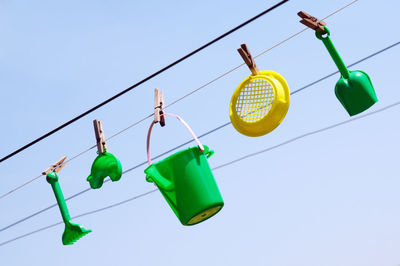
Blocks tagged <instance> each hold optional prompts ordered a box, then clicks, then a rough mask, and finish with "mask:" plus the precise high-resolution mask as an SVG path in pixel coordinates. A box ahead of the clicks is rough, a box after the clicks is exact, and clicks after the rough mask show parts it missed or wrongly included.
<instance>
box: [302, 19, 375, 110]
mask: <svg viewBox="0 0 400 266" xmlns="http://www.w3.org/2000/svg"><path fill="white" fill-rule="evenodd" d="M298 15H299V16H300V17H301V18H302V20H301V21H300V22H301V23H303V24H304V25H306V26H307V27H310V28H312V29H313V30H315V35H316V37H317V38H318V39H319V40H321V41H322V42H323V43H324V45H325V47H326V49H327V50H328V52H329V54H330V55H331V57H332V59H333V61H334V62H335V64H336V66H337V68H338V69H339V72H340V74H341V77H340V79H339V81H338V82H337V83H336V86H335V94H336V97H337V98H338V100H339V101H340V103H341V104H342V105H343V107H344V108H345V109H346V111H347V112H348V113H349V115H350V116H353V115H356V114H359V113H362V112H364V111H365V110H367V109H368V108H370V107H371V106H372V105H374V104H375V103H376V102H377V101H378V98H377V97H376V94H375V90H374V87H373V86H372V82H371V79H370V78H369V76H368V75H367V73H365V72H364V71H361V70H354V71H350V70H348V69H347V67H346V65H345V64H344V62H343V60H342V58H340V56H339V53H338V52H337V50H336V48H335V46H334V45H333V43H332V41H331V39H330V38H329V36H330V31H329V29H328V28H327V27H326V26H325V25H326V23H325V22H323V21H319V20H318V19H317V18H315V17H313V16H310V15H309V14H307V13H305V12H303V11H300V12H299V13H298Z"/></svg>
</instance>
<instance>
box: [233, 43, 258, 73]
mask: <svg viewBox="0 0 400 266" xmlns="http://www.w3.org/2000/svg"><path fill="white" fill-rule="evenodd" d="M240 47H241V48H239V49H237V50H238V52H239V54H240V55H241V56H242V58H243V60H244V62H245V63H246V65H247V66H248V67H249V68H250V71H251V73H252V74H253V75H258V73H259V72H260V71H259V70H258V67H257V65H256V62H255V61H254V58H253V56H252V55H251V53H250V51H249V49H248V48H247V45H246V44H245V43H242V44H241V45H240Z"/></svg>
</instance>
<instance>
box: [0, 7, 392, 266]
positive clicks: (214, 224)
mask: <svg viewBox="0 0 400 266" xmlns="http://www.w3.org/2000/svg"><path fill="white" fill-rule="evenodd" d="M276 2H277V1H246V3H244V2H243V1H198V2H192V1H189V2H188V1H175V2H165V1H164V2H162V1H152V0H151V1H142V2H140V3H138V2H134V1H119V2H118V3H116V2H110V1H84V2H83V1H39V2H32V1H7V0H3V1H0V22H1V25H2V27H1V28H0V33H1V39H2V41H1V42H0V60H1V64H0V80H1V85H2V92H3V93H2V99H3V101H2V104H1V106H0V108H1V113H2V114H3V115H2V116H1V117H0V122H1V124H2V125H3V127H2V130H0V137H1V139H2V140H3V142H2V149H1V152H0V156H1V157H2V156H4V155H7V154H8V153H10V152H12V151H13V150H15V149H17V148H19V147H20V146H22V145H23V144H26V143H28V142H29V141H31V140H33V139H34V138H36V137H39V136H41V135H42V134H44V133H46V132H48V131H49V130H51V129H53V128H55V127H57V126H58V125H60V124H61V123H63V122H64V121H66V120H69V119H71V118H73V117H74V116H76V115H78V114H80V113H82V112H84V111H86V110H87V109H89V108H90V107H92V106H94V105H96V104H98V103H100V102H101V101H103V100H105V99H107V98H108V97H111V96H112V95H114V94H116V93H118V92H120V91H121V90H123V89H125V88H127V87H129V86H130V85H132V84H134V83H135V82H137V81H139V80H141V79H143V78H144V77H146V76H148V75H149V74H152V73H153V72H155V71H157V70H158V69H160V68H162V67H163V66H165V65H167V64H169V63H170V62H172V61H174V60H176V59H178V58H179V57H181V56H183V55H185V54H187V53H188V52H190V51H192V50H194V49H196V48H198V47H200V46H201V45H203V44H204V43H206V42H208V41H209V40H211V39H213V38H215V37H217V36H218V35H220V34H222V33H224V32H226V31H227V30H229V29H231V28H232V27H234V26H236V25H238V24H240V23H242V22H243V21H245V20H247V19H248V18H250V17H252V16H254V15H256V14H258V13H259V12H261V11H263V10H265V9H266V8H268V7H270V6H272V5H273V4H274V3H276ZM348 2H349V0H343V1H342V0H340V1H339V0H335V1H305V0H303V1H295V0H291V1H289V2H288V3H287V4H285V5H283V6H282V7H280V8H278V9H276V10H275V11H273V12H271V13H270V14H267V15H266V16H264V17H262V18H260V19H258V20H256V21H255V22H253V23H251V24H249V25H247V26H246V27H244V28H242V29H240V30H238V31H237V32H235V33H233V34H232V35H230V36H228V37H226V38H225V39H223V40H221V41H219V42H218V43H216V44H215V45H213V46H211V47H209V48H207V49H205V50H203V51H201V52H199V53H198V54H196V55H195V56H193V57H191V58H190V59H188V60H186V61H184V62H182V63H180V64H179V65H177V66H176V67H174V68H172V69H170V70H168V71H166V72H165V73H163V74H161V75H159V76H158V77H156V78H154V79H152V80H151V81H149V82H147V83H145V84H143V85H142V86H139V87H137V88H136V89H134V90H133V91H131V92H129V93H127V94H126V95H124V96H123V97H120V98H118V99H117V100H115V101H113V102H112V103H110V104H108V105H106V106H104V107H102V108H101V109H99V110H97V111H96V112H94V113H92V114H90V115H88V116H86V117H85V118H83V119H81V120H79V121H78V122H76V123H74V124H72V125H71V126H69V127H67V128H65V129H64V130H62V131H60V132H58V133H56V134H54V135H52V136H51V137H49V138H47V139H46V140H45V141H42V142H40V143H38V144H37V145H34V146H33V147H31V148H29V149H28V150H26V151H24V152H21V153H20V154H18V155H16V156H14V157H13V158H11V159H9V160H7V161H5V162H3V163H1V164H0V173H1V176H2V185H1V188H0V194H3V193H6V192H7V191H9V190H11V189H13V188H15V187H16V186H18V185H20V184H22V183H24V182H26V181H27V180H29V179H31V178H33V177H35V176H38V175H39V174H40V173H41V171H43V170H44V169H46V168H47V167H48V166H49V165H50V164H51V163H53V162H54V161H56V160H57V159H59V158H60V157H62V156H63V155H67V156H68V157H69V158H70V157H73V156H74V155H76V154H78V153H80V152H81V151H83V150H85V149H87V148H89V147H91V146H92V145H94V144H95V138H94V134H93V126H92V120H93V119H99V120H101V121H102V123H103V127H104V130H105V134H106V137H107V136H111V135H113V134H115V133H116V132H118V131H120V130H122V129H124V128H126V127H127V126H129V125H131V124H133V123H134V122H136V121H138V120H140V119H142V118H143V117H145V116H147V115H148V114H150V113H152V111H153V90H154V88H155V87H158V88H161V89H163V90H164V93H165V100H166V103H167V104H168V103H169V102H172V101H174V100H176V99H178V98H179V97H181V96H182V95H185V94H186V93H189V92H190V91H192V90H194V89H196V88H198V87H200V86H202V85H203V84H205V83H207V82H208V81H210V80H212V79H214V78H215V77H217V76H219V75H221V74H223V73H225V72H226V71H228V70H230V69H232V68H234V67H235V66H237V65H239V64H241V63H242V59H241V58H240V56H239V54H238V53H237V52H236V49H237V48H238V47H239V46H240V44H241V43H243V42H245V43H247V45H248V47H249V49H250V51H251V52H252V53H253V54H258V53H260V52H262V51H264V50H266V49H268V48H270V47H272V46H273V45H275V44H276V43H278V42H280V41H282V40H283V39H285V38H287V37H288V36H290V35H292V34H294V33H296V32H298V31H300V30H301V29H303V28H304V26H303V25H302V24H300V23H299V22H298V21H299V18H298V16H297V12H298V11H300V10H304V11H306V12H308V13H310V14H312V15H314V16H316V17H319V18H322V17H324V16H326V15H328V14H329V13H331V12H333V11H335V10H336V9H338V8H340V7H342V6H344V5H345V4H347V3H348ZM383 3H384V4H383ZM399 5H400V4H399V2H398V1H395V0H390V1H385V2H377V1H372V0H359V1H358V2H356V3H355V4H353V5H351V6H350V7H348V8H346V9H345V10H343V11H341V12H340V13H337V14H335V15H334V16H332V17H330V18H329V19H327V20H326V22H327V23H328V27H329V29H330V30H331V38H332V41H333V43H334V44H335V46H336V48H337V49H338V51H339V53H340V54H341V56H342V58H343V60H344V62H345V63H346V64H350V63H352V62H355V61H357V60H359V59H361V58H363V57H365V56H367V55H369V54H372V53H374V52H376V51H378V50H380V49H383V48H385V47H387V46H389V45H391V44H393V43H396V42H398V41H399V39H398V38H399V37H398V35H397V34H395V31H393V29H395V25H396V24H397V20H396V18H397V16H398V14H397V11H398V10H399V7H400V6H399ZM399 60H400V46H396V47H394V48H392V49H390V50H388V51H386V52H384V53H382V54H380V55H377V56H375V57H373V58H371V59H369V60H367V61H364V62H362V63H360V64H358V65H357V66H354V67H353V68H352V69H361V70H364V71H365V72H367V73H368V74H369V76H370V77H371V79H372V82H373V84H374V87H375V90H376V93H377V96H378V99H379V102H378V103H377V104H375V105H374V106H373V107H372V108H370V110H368V111H367V112H369V111H374V110H378V109H380V108H383V107H385V106H387V105H390V104H392V103H394V102H397V101H399V100H400V91H399V89H398V88H397V77H398V75H399V65H398V62H399ZM256 62H257V65H258V67H259V68H260V69H261V70H264V69H265V70H273V71H276V72H278V73H280V74H281V75H282V76H283V77H284V78H285V79H286V81H287V82H288V84H289V88H290V90H291V91H294V90H296V89H299V88H301V87H303V86H305V85H307V84H309V83H311V82H313V81H315V80H317V79H319V78H321V77H323V76H325V75H327V74H330V73H332V72H333V71H335V70H336V66H335V65H334V63H333V61H332V60H331V58H330V57H329V54H328V52H327V51H326V49H325V47H324V46H323V44H322V42H321V41H319V40H317V39H316V38H315V37H314V34H313V32H312V31H310V30H307V31H305V32H304V33H302V34H301V35H299V36H297V37H296V38H293V39H292V40H290V41H288V42H286V43H284V44H283V45H281V46H279V47H277V48H275V49H273V50H271V51H270V52H268V53H266V54H265V55H262V56H260V57H258V58H257V59H256ZM249 74H250V71H249V70H248V69H247V68H246V67H241V68H240V69H238V70H236V71H234V72H232V73H231V74H229V75H227V76H225V77H224V78H222V79H220V80H218V81H216V82H214V83H212V84H211V85H209V86H207V87H205V88H203V89H202V90H200V91H198V92H196V93H195V94H193V95H191V96H189V97H187V98H186V99H184V100H182V101H180V102H179V103H177V104H175V105H173V106H171V107H170V108H168V112H172V113H176V114H179V115H180V116H182V117H183V118H184V119H185V120H186V121H187V122H188V123H189V124H190V125H191V127H192V129H193V130H194V131H195V132H196V133H197V134H198V135H201V134H202V133H204V132H207V131H209V130H211V129H213V128H216V127H217V126H220V125H221V124H224V123H226V122H228V121H229V101H230V98H231V96H232V93H233V92H234V90H235V88H236V86H237V85H238V84H239V83H240V82H241V81H242V80H243V79H244V78H245V77H247V76H248V75H249ZM338 78H339V75H338V74H337V75H335V76H333V77H330V78H328V79H326V80H324V81H322V82H320V83H318V84H316V85H313V86H311V87H309V88H307V89H306V90H304V91H302V92H299V93H298V94H295V95H293V96H292V97H291V105H290V107H289V112H288V114H287V116H286V118H285V120H284V121H283V122H282V124H281V125H280V126H279V127H278V128H277V129H276V130H274V131H273V132H271V133H270V134H267V135H265V136H263V137H259V138H249V137H246V136H243V135H241V134H240V133H238V132H236V131H235V129H234V128H233V127H232V126H231V125H229V126H227V127H225V128H223V129H221V130H219V131H217V132H215V133H213V134H210V135H208V136H206V137H204V138H202V139H201V141H202V143H204V144H206V145H208V146H209V147H210V148H212V149H214V150H215V154H214V155H213V156H212V157H211V158H210V160H209V163H210V165H211V166H212V167H216V166H218V165H221V164H224V163H227V162H229V161H231V160H234V159H236V158H239V157H241V156H244V155H246V154H249V153H253V152H256V151H259V150H262V149H265V148H268V147H270V146H274V145H276V144H279V143H282V142H284V141H286V140H288V139H291V138H293V137H296V136H299V135H302V134H304V133H307V132H309V131H313V130H317V129H320V128H323V127H326V126H329V125H332V124H335V123H338V122H341V121H345V120H347V119H349V116H348V115H347V113H346V112H345V110H344V109H343V108H342V106H341V105H340V103H339V102H338V101H337V99H336V97H335V95H334V85H335V83H336V81H337V80H338ZM398 115H399V107H394V108H392V109H390V110H387V111H384V112H380V113H377V114H375V115H373V116H370V117H366V118H363V119H360V120H357V121H355V122H352V123H349V124H346V125H343V126H341V127H337V128H335V129H332V130H329V131H325V132H323V133H320V134H316V135H313V136H309V137H306V138H303V139H300V140H298V141H296V142H293V143H290V144H288V145H285V146H282V147H280V148H278V149H275V150H272V151H270V152H266V153H263V154H260V155H258V156H254V157H251V158H249V159H246V160H243V161H240V162H238V163H236V164H232V165H230V166H227V167H224V168H220V169H218V170H216V171H214V176H215V178H216V180H217V182H218V185H219V188H220V191H221V194H222V196H223V198H224V201H225V206H224V208H223V209H222V211H221V212H220V213H218V214H217V215H216V216H215V217H213V218H212V219H209V220H207V221H206V222H204V223H201V224H198V225H196V226H191V227H184V226H182V225H181V224H180V223H179V221H178V219H177V218H176V217H175V215H174V214H173V212H172V211H171V209H170V208H169V206H168V205H167V203H166V202H165V200H164V199H163V197H162V196H161V194H160V193H159V192H156V193H152V194H150V195H148V196H145V197H142V198H140V199H137V200H135V201H132V202H129V203H127V204H123V205H121V206H118V207H115V208H112V209H109V210H106V211H104V212H99V213H96V214H93V215H88V216H84V217H80V218H78V219H75V220H74V222H77V223H79V224H82V225H83V226H84V227H85V228H90V229H92V230H93V232H92V233H90V234H89V235H87V236H85V237H84V238H82V239H81V240H79V241H78V242H77V243H76V244H75V245H73V246H63V245H62V244H61V234H62V231H63V226H62V225H59V226H55V227H53V228H51V229H48V230H45V231H42V232H39V233H36V234H33V235H30V236H28V237H26V238H23V239H19V240H17V241H14V242H12V243H9V244H7V245H4V246H1V247H0V254H1V258H2V264H4V265H41V266H43V265H54V264H57V265H71V264H75V265H85V264H90V265H94V264H96V265H110V264H111V265H127V264H129V265H161V264H162V265H187V264H189V263H190V264H191V265H193V266H196V265H204V264H208V265H244V264H246V265H279V266H280V265H282V266H292V265H293V266H320V265H326V266H338V265H341V266H347V265H348V266H358V265H360V266H361V265H363V266H375V265H376V266H378V265H379V266H382V265H399V264H400V255H399V252H398V249H399V246H400V229H399V228H400V227H399V226H398V225H399V223H400V208H399V204H398V203H399V202H400V195H399V193H398V187H399V186H400V178H399V177H400V176H399V167H398V150H399V148H400V142H399V140H398V136H399V131H400V125H399V123H398ZM150 122H151V120H150V119H148V120H146V121H145V122H143V123H140V124H139V125H137V126H135V127H133V128H131V129H129V130H127V131H125V132H124V133H123V134H120V135H119V136H117V137H115V138H113V139H112V140H110V141H109V142H108V148H109V151H110V152H111V153H113V154H114V155H116V156H117V157H118V158H119V159H120V161H121V163H122V166H123V169H129V168H130V167H132V166H135V165H137V164H139V163H142V162H143V161H145V160H146V150H145V144H146V143H145V141H146V134H147V129H148V127H149V125H150ZM189 138H190V135H189V134H188V133H187V132H186V131H185V130H184V128H183V127H182V126H181V125H179V122H177V121H176V120H175V119H171V118H169V119H167V126H166V127H164V128H160V127H158V126H157V127H156V128H155V129H154V131H153V135H152V147H151V149H152V151H151V152H152V154H154V155H156V154H159V153H162V152H164V151H166V150H168V149H170V148H172V147H175V146H177V145H179V144H181V143H183V142H185V141H187V140H188V139H189ZM95 157H96V152H95V150H94V149H93V150H91V151H89V152H87V153H85V154H84V155H82V156H80V157H79V158H77V159H75V160H73V161H71V162H70V163H69V164H68V165H67V166H66V167H65V168H64V169H63V170H62V171H61V172H60V173H59V176H60V185H61V187H62V189H63V192H64V195H65V196H66V197H68V196H70V195H73V194H75V193H77V192H79V191H82V190H84V189H86V188H88V187H89V184H88V183H87V181H86V177H87V176H88V175H89V171H90V167H91V164H92V162H93V160H94V158H95ZM144 168H145V166H143V167H139V168H137V169H135V170H133V171H131V172H129V173H127V174H126V175H123V176H122V178H121V180H120V181H118V182H113V183H111V182H110V183H107V184H105V185H104V186H103V187H102V188H101V189H100V190H92V191H90V192H88V193H85V194H82V195H80V196H79V197H76V198H74V199H72V200H70V201H68V208H69V211H70V213H71V215H72V216H74V215H78V214H81V213H84V212H87V211H91V210H93V209H97V208H101V207H104V206H107V205H110V204H113V203H116V202H119V201H122V200H125V199H127V198H130V197H133V196H135V195H139V194H141V193H144V192H147V191H149V190H152V189H153V188H154V186H153V185H152V184H150V183H147V182H146V181H145V175H144V173H143V170H144ZM53 203H55V199H54V195H53V193H52V191H51V188H50V186H49V184H47V182H46V181H45V179H44V178H41V179H38V180H36V181H34V182H32V183H31V184H29V185H28V186H26V187H24V188H22V189H20V190H18V191H16V192H15V193H13V194H11V195H9V196H7V197H5V198H3V199H0V208H1V210H2V211H3V215H2V216H1V218H0V227H1V228H3V227H5V226H7V225H9V224H11V223H13V222H15V221H17V220H19V219H21V218H23V217H26V216H28V215H30V214H32V213H34V212H36V211H39V210H41V209H43V208H45V207H47V206H49V205H51V204H53ZM58 221H61V216H60V213H59V210H58V209H57V208H52V209H50V210H48V211H46V212H43V213H41V214H40V215H37V216H35V217H34V218H32V219H29V220H27V221H24V222H22V223H20V224H18V225H16V226H14V227H12V228H10V229H8V230H5V231H3V232H0V242H4V241H7V240H8V239H11V238H14V237H16V236H19V235H21V234H24V233H28V232H30V231H33V230H35V229H38V228H41V227H44V226H47V225H50V224H53V223H56V222H58Z"/></svg>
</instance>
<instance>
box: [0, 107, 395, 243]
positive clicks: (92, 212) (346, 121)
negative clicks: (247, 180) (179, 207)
mask: <svg viewBox="0 0 400 266" xmlns="http://www.w3.org/2000/svg"><path fill="white" fill-rule="evenodd" d="M397 105H400V101H397V102H395V103H393V104H390V105H388V106H385V107H383V108H381V109H378V110H375V111H373V112H370V113H367V114H363V115H359V116H357V117H355V118H352V119H348V120H345V121H342V122H340V123H336V124H333V125H330V126H328V127H324V128H321V129H318V130H314V131H311V132H308V133H305V134H303V135H300V136H297V137H295V138H292V139H290V140H287V141H284V142H282V143H280V144H278V145H275V146H272V147H269V148H266V149H263V150H261V151H258V152H254V153H251V154H248V155H246V156H243V157H240V158H238V159H235V160H233V161H230V162H228V163H224V164H222V165H219V166H216V167H214V168H212V170H213V171H215V170H218V169H221V168H223V167H226V166H229V165H232V164H234V163H237V162H239V161H242V160H244V159H247V158H250V157H253V156H256V155H259V154H261V153H265V152H268V151H271V150H274V149H277V148H279V147H282V146H284V145H286V144H289V143H292V142H294V141H296V140H299V139H302V138H305V137H307V136H310V135H314V134H318V133H321V132H324V131H327V130H330V129H334V128H336V127H339V126H342V125H345V124H348V123H351V122H354V121H357V120H360V119H363V118H366V117H369V116H372V115H375V114H377V113H380V112H383V111H386V110H389V109H391V108H393V107H395V106H397ZM126 172H128V171H126ZM157 190H158V189H153V190H150V191H147V192H145V193H143V194H140V195H137V196H134V197H132V198H129V199H126V200H123V201H120V202H117V203H114V204H112V205H108V206H106V207H102V208H99V209H96V210H93V211H88V212H85V213H82V214H79V215H77V216H74V217H72V219H74V218H79V217H83V216H86V215H90V214H94V213H97V212H101V211H104V210H108V209H111V208H114V207H117V206H119V205H122V204H125V203H128V202H130V201H133V200H136V199H138V198H141V197H144V196H147V195H149V194H151V193H154V192H156V191H157ZM62 223H63V222H62V221H61V222H58V223H55V224H52V225H48V226H45V227H42V228H40V229H37V230H34V231H32V232H29V233H26V234H24V235H21V236H18V237H15V238H12V239H10V240H7V241H5V242H2V243H0V246H3V245H5V244H8V243H10V242H13V241H15V240H18V239H21V238H24V237H26V236H29V235H32V234H34V233H38V232H40V231H44V230H46V229H49V228H51V227H54V226H56V225H59V224H62Z"/></svg>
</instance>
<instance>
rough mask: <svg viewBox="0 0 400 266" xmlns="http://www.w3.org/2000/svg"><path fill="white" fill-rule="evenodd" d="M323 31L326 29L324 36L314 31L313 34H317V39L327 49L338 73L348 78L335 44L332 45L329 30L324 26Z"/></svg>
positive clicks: (347, 72) (347, 71)
mask: <svg viewBox="0 0 400 266" xmlns="http://www.w3.org/2000/svg"><path fill="white" fill-rule="evenodd" d="M324 28H325V31H326V36H323V35H322V34H321V33H319V32H315V36H317V38H318V39H320V40H321V41H322V42H323V43H324V45H325V47H326V49H327V50H328V52H329V54H330V55H331V57H332V59H333V62H335V64H336V66H337V68H338V69H339V72H340V74H341V75H342V77H344V78H345V79H348V78H349V70H348V69H347V67H346V65H345V64H344V62H343V60H342V58H341V57H340V55H339V53H338V51H337V50H336V48H335V46H334V45H333V43H332V41H331V39H330V38H329V35H330V31H329V29H328V28H327V27H326V26H324Z"/></svg>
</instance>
